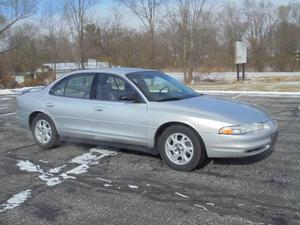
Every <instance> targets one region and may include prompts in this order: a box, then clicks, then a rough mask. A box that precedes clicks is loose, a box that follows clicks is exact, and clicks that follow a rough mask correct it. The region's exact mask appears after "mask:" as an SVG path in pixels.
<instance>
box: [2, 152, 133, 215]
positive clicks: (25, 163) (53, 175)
mask: <svg viewBox="0 0 300 225" xmlns="http://www.w3.org/2000/svg"><path fill="white" fill-rule="evenodd" d="M116 154H117V152H114V151H109V150H105V149H101V148H98V147H97V148H91V149H90V151H89V152H88V153H84V154H82V155H80V156H77V157H75V158H73V159H71V160H70V161H69V163H70V164H73V163H76V164H80V165H79V166H77V167H75V168H74V169H72V170H69V171H67V172H63V173H59V172H60V171H61V170H62V169H63V168H65V167H66V165H65V164H63V165H62V166H59V167H55V168H51V169H49V170H48V171H45V170H43V169H42V168H41V166H40V165H35V164H34V163H32V162H30V161H29V160H19V162H18V163H17V166H18V167H19V169H20V170H22V171H26V172H29V173H40V175H39V178H40V179H41V180H43V181H45V182H46V185H47V186H50V187H51V186H55V185H57V184H59V183H61V182H62V181H63V180H66V179H76V177H74V176H70V175H69V174H74V175H76V174H82V173H85V172H87V170H88V168H89V167H90V166H91V165H97V164H98V163H99V160H100V159H102V158H104V157H107V156H115V155H116ZM102 180H103V181H104V180H105V179H102ZM105 181H107V182H109V183H111V181H109V180H105ZM104 186H105V187H110V186H112V185H111V184H105V185H104ZM131 188H137V186H133V185H132V186H131ZM30 196H31V190H30V189H28V190H26V191H22V192H20V193H18V194H15V195H13V196H12V197H11V198H10V199H8V200H7V203H4V204H1V205H0V213H1V212H5V211H7V210H9V209H13V208H15V207H17V206H19V205H20V204H22V203H23V202H25V201H26V200H27V199H28V198H29V197H30Z"/></svg>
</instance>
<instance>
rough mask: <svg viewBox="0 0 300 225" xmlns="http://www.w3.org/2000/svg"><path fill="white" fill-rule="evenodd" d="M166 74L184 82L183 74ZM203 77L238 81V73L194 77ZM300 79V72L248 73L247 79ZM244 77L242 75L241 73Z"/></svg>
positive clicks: (218, 73)
mask: <svg viewBox="0 0 300 225" xmlns="http://www.w3.org/2000/svg"><path fill="white" fill-rule="evenodd" d="M165 73H166V74H168V75H170V76H172V77H174V78H176V79H177V80H180V81H183V73H182V72H174V73H173V72H165ZM197 75H199V76H201V79H208V78H211V79H215V80H225V79H236V72H211V73H197V72H195V73H194V76H197ZM273 76H274V77H288V76H290V77H297V76H299V77H300V72H246V77H247V78H251V77H253V78H256V77H273ZM240 77H242V73H240Z"/></svg>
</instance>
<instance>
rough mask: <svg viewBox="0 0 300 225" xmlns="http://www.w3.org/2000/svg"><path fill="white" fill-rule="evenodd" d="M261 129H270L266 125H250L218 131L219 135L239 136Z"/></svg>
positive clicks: (224, 128)
mask: <svg viewBox="0 0 300 225" xmlns="http://www.w3.org/2000/svg"><path fill="white" fill-rule="evenodd" d="M261 129H270V126H269V125H268V124H267V123H251V124H242V125H238V126H230V127H223V128H221V129H220V130H219V134H227V135H239V134H247V133H251V132H254V131H257V130H261Z"/></svg>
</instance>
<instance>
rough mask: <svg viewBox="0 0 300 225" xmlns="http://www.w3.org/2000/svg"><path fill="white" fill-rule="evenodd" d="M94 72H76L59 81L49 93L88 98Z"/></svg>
mask: <svg viewBox="0 0 300 225" xmlns="http://www.w3.org/2000/svg"><path fill="white" fill-rule="evenodd" d="M93 79H94V74H76V75H73V76H71V77H67V78H66V79H64V80H62V81H61V82H59V83H58V84H57V85H55V86H54V87H53V88H52V91H51V94H53V95H56V96H65V97H71V98H84V99H89V98H90V92H91V86H92V83H93Z"/></svg>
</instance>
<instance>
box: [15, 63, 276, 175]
mask: <svg viewBox="0 0 300 225" xmlns="http://www.w3.org/2000/svg"><path fill="white" fill-rule="evenodd" d="M17 120H18V122H19V124H20V125H22V126H23V127H25V128H27V129H30V130H31V131H32V135H33V139H34V140H35V142H36V143H37V144H38V145H39V146H41V147H42V148H45V149H47V148H52V147H53V146H55V145H56V144H57V143H58V140H59V139H72V140H76V141H82V142H89V143H101V144H102V145H109V146H113V147H122V148H128V149H133V150H138V151H146V152H150V153H153V154H160V156H161V157H162V159H163V160H164V162H165V163H166V164H167V165H168V166H170V167H171V168H173V169H176V170H182V171H190V170H193V169H195V168H196V167H199V166H201V165H204V163H205V160H206V158H220V157H221V158H224V157H246V156H251V155H255V154H258V153H261V152H263V151H266V150H267V149H269V148H270V147H271V146H272V145H274V143H275V142H276V138H277V134H278V128H277V124H276V122H275V121H274V120H273V119H272V118H271V117H270V115H269V114H268V113H267V112H265V111H264V110H262V109H258V108H257V107H254V106H251V105H249V104H245V103H240V102H237V101H231V100H225V99H219V98H216V97H211V96H207V95H203V94H200V93H198V92H195V91H194V90H192V89H190V88H188V87H186V86H185V85H184V84H182V83H181V82H179V81H177V80H175V79H173V78H171V77H169V76H167V75H166V74H164V73H162V72H160V71H157V70H147V69H133V68H109V69H99V70H81V71H76V72H72V73H70V74H67V75H65V76H63V77H62V78H60V79H58V80H56V81H55V82H53V83H52V84H50V85H49V86H48V87H45V88H44V89H41V90H39V91H34V92H28V93H24V94H22V95H20V96H18V97H17Z"/></svg>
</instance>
